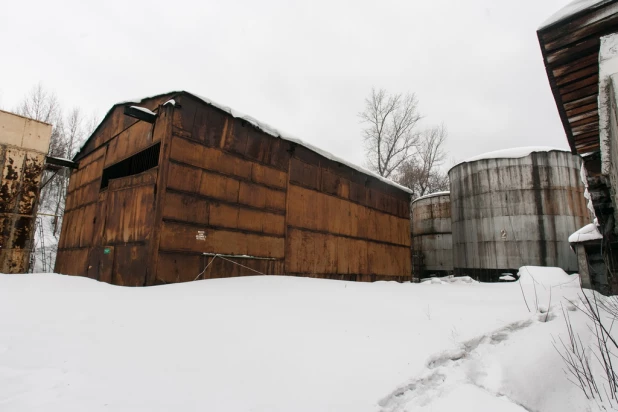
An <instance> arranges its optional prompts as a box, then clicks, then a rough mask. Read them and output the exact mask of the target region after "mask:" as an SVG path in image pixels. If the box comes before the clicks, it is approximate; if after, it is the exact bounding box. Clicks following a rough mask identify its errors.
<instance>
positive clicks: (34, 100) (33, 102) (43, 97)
mask: <svg viewBox="0 0 618 412" xmlns="http://www.w3.org/2000/svg"><path fill="white" fill-rule="evenodd" d="M16 112H17V114H20V115H22V116H25V117H29V118H31V119H34V120H38V121H41V122H45V123H51V124H54V125H55V123H56V122H57V121H58V119H59V118H60V117H61V110H60V103H59V102H58V99H57V98H56V95H55V93H52V92H49V91H47V90H46V89H45V88H44V87H43V85H42V84H41V83H39V84H37V85H36V86H34V87H33V88H32V90H31V91H30V93H28V94H27V95H26V97H25V98H24V100H23V101H22V102H21V104H20V105H19V107H18V108H17V110H16Z"/></svg>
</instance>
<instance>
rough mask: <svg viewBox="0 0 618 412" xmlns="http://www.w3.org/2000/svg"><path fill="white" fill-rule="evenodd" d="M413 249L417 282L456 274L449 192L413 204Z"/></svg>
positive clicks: (433, 195) (420, 198) (413, 263)
mask: <svg viewBox="0 0 618 412" xmlns="http://www.w3.org/2000/svg"><path fill="white" fill-rule="evenodd" d="M412 245H413V246H412V250H413V252H412V267H413V272H414V277H415V279H422V278H426V277H429V276H434V275H435V276H446V275H450V274H451V273H452V272H453V238H452V233H451V198H450V194H449V192H438V193H432V194H429V195H425V196H422V197H419V198H418V199H415V200H414V201H413V202H412Z"/></svg>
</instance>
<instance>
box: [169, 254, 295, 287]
mask: <svg viewBox="0 0 618 412" xmlns="http://www.w3.org/2000/svg"><path fill="white" fill-rule="evenodd" d="M225 259H226V260H224V259H221V258H214V261H213V257H212V256H204V255H199V254H198V255H196V254H186V253H168V252H163V253H160V254H159V266H158V268H157V269H158V270H157V283H178V282H191V281H193V280H195V278H196V277H197V276H198V275H199V274H200V273H201V276H200V277H199V279H214V278H228V277H238V276H255V275H259V274H265V275H271V276H272V275H283V274H284V270H283V266H284V265H283V261H282V260H263V259H245V258H233V257H226V258H225ZM211 262H212V263H211ZM233 262H234V263H233ZM207 266H208V268H206V267H207Z"/></svg>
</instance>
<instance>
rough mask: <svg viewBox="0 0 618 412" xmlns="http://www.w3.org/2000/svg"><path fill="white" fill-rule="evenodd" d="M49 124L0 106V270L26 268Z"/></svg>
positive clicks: (14, 270) (47, 148)
mask: <svg viewBox="0 0 618 412" xmlns="http://www.w3.org/2000/svg"><path fill="white" fill-rule="evenodd" d="M51 133H52V126H51V125H49V124H47V123H43V122H39V121H36V120H32V119H28V118H26V117H22V116H18V115H16V114H13V113H8V112H5V111H2V110H0V167H1V170H2V175H1V176H0V272H2V273H24V272H27V271H28V269H29V262H30V252H31V248H32V241H33V236H34V226H35V221H36V209H37V202H38V196H39V185H40V183H41V176H42V173H43V169H44V167H45V159H46V155H47V151H48V150H49V142H50V138H51Z"/></svg>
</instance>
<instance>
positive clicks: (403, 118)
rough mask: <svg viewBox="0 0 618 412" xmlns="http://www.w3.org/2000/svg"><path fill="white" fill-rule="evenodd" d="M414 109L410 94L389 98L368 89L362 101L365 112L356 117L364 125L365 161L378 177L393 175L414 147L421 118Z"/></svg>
mask: <svg viewBox="0 0 618 412" xmlns="http://www.w3.org/2000/svg"><path fill="white" fill-rule="evenodd" d="M417 106H418V101H417V99H416V96H415V95H414V94H413V93H408V94H406V95H402V94H392V95H391V94H388V93H387V92H386V91H385V90H382V89H380V90H375V89H372V90H371V95H370V96H369V97H368V98H367V99H365V110H364V111H362V112H361V113H359V117H360V118H361V121H362V122H363V123H365V124H366V128H365V130H364V138H365V149H366V153H367V160H368V162H369V166H370V167H371V168H372V169H373V170H375V171H376V172H377V173H378V174H379V175H380V176H383V177H391V176H393V175H395V174H396V172H397V170H398V169H399V167H400V166H401V165H402V164H403V162H404V161H405V160H406V159H407V158H408V155H409V154H410V151H411V150H412V149H413V148H414V147H415V146H416V145H417V143H418V140H419V135H418V133H417V132H416V130H415V126H416V124H417V122H418V121H419V120H420V119H421V116H420V114H419V113H418V109H417Z"/></svg>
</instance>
